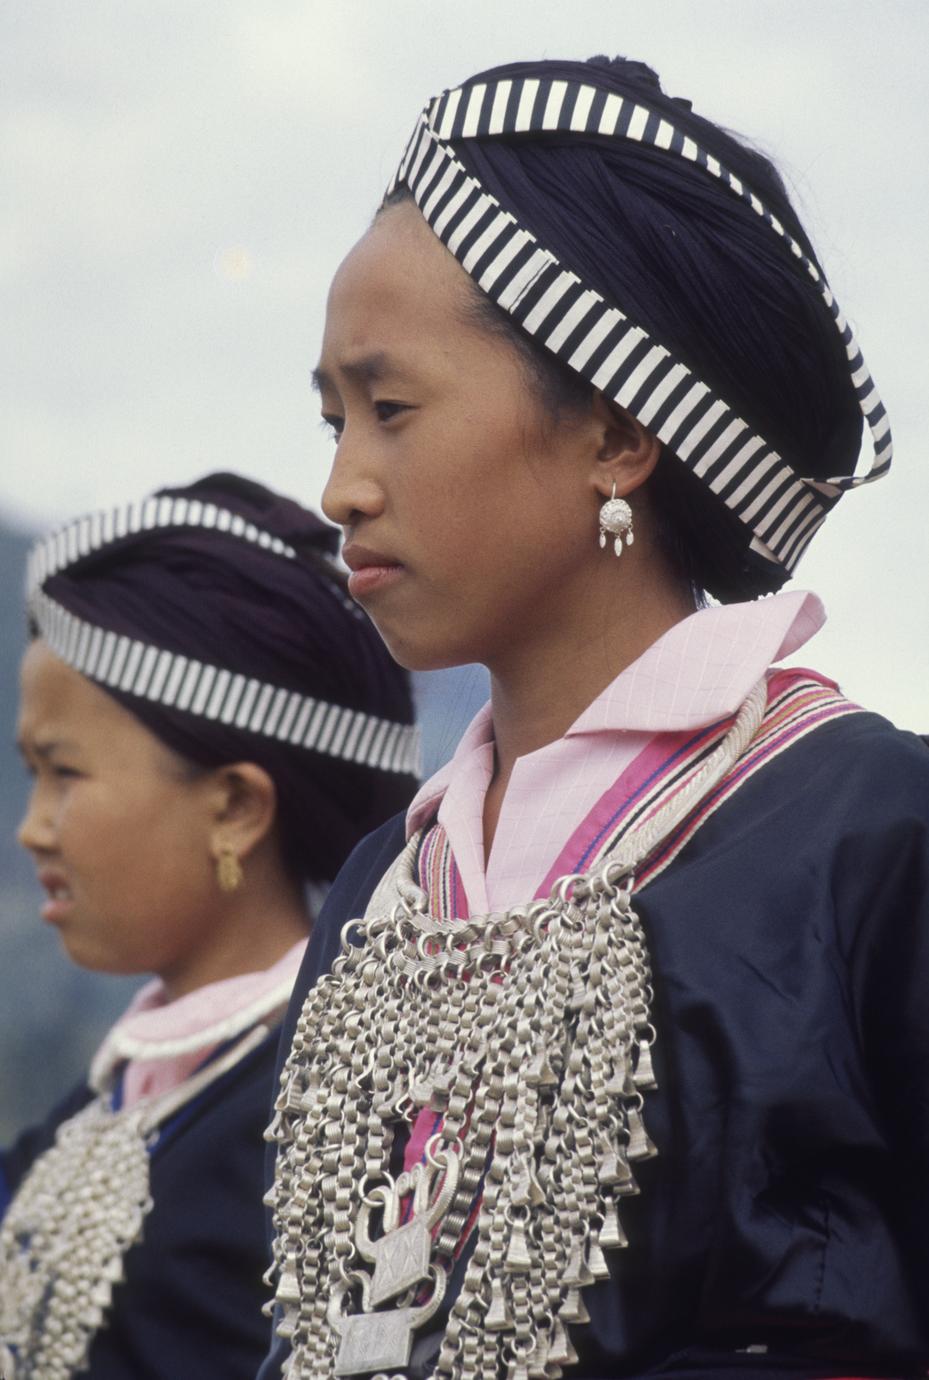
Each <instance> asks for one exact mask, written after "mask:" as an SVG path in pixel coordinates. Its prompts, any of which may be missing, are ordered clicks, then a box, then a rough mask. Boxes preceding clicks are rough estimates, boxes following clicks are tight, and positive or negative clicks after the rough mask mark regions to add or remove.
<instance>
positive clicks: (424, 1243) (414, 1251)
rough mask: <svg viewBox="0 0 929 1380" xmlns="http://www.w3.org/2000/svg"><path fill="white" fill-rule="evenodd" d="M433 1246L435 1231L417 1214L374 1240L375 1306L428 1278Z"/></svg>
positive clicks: (373, 1290) (372, 1295)
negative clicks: (432, 1231)
mask: <svg viewBox="0 0 929 1380" xmlns="http://www.w3.org/2000/svg"><path fill="white" fill-rule="evenodd" d="M431 1246H432V1233H431V1232H430V1230H429V1228H428V1226H427V1225H426V1219H425V1217H422V1216H420V1215H418V1214H417V1216H415V1217H413V1218H412V1220H411V1221H409V1222H407V1223H405V1224H404V1225H403V1226H402V1227H395V1228H394V1230H393V1231H389V1232H388V1233H387V1235H386V1236H382V1237H381V1239H380V1240H379V1241H373V1242H372V1243H371V1249H372V1250H373V1252H374V1274H373V1275H372V1277H371V1292H370V1301H371V1307H372V1308H378V1307H380V1305H381V1304H382V1303H386V1302H387V1300H388V1299H394V1298H396V1297H397V1295H398V1294H404V1293H406V1291H407V1289H412V1288H413V1286H414V1284H418V1283H419V1282H420V1280H422V1279H425V1278H426V1276H427V1275H428V1274H429V1252H430V1249H431ZM384 1364H385V1365H386V1364H387V1362H385V1363H384Z"/></svg>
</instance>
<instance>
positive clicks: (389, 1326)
mask: <svg viewBox="0 0 929 1380" xmlns="http://www.w3.org/2000/svg"><path fill="white" fill-rule="evenodd" d="M422 1311H423V1310H422V1309H421V1308H395V1309H394V1310H393V1311H392V1312H389V1313H352V1314H350V1315H349V1316H348V1317H345V1318H343V1319H342V1320H341V1327H342V1341H341V1343H340V1344H339V1351H338V1355H337V1356H336V1362H335V1373H336V1375H359V1374H360V1375H363V1374H365V1373H366V1372H369V1371H373V1370H403V1369H404V1367H405V1366H408V1365H409V1363H410V1352H411V1351H412V1349H413V1329H414V1327H415V1325H416V1323H417V1322H419V1321H421V1315H422Z"/></svg>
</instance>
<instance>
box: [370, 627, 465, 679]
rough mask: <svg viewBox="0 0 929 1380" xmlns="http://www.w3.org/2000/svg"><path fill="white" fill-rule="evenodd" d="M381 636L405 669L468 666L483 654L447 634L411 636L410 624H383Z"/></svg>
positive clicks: (379, 630) (430, 669)
mask: <svg viewBox="0 0 929 1380" xmlns="http://www.w3.org/2000/svg"><path fill="white" fill-rule="evenodd" d="M375 626H376V627H377V630H378V632H379V633H380V635H381V639H382V641H383V643H384V645H385V647H386V648H387V650H388V652H390V655H391V656H392V657H393V659H394V661H395V662H396V663H397V665H398V666H402V667H403V669H404V670H405V671H447V670H448V669H449V668H450V667H452V666H469V665H473V664H474V663H475V662H479V661H482V660H483V658H482V657H481V656H480V655H479V654H478V653H476V652H475V651H474V650H473V649H469V648H467V647H463V646H462V645H461V644H460V643H450V642H449V640H448V638H447V637H442V636H441V634H438V633H437V635H436V636H434V637H430V636H428V634H427V635H424V636H423V637H411V636H410V630H409V628H408V627H407V628H402V629H401V628H394V627H380V626H378V625H377V624H375Z"/></svg>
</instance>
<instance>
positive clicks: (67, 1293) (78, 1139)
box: [0, 1025, 269, 1380]
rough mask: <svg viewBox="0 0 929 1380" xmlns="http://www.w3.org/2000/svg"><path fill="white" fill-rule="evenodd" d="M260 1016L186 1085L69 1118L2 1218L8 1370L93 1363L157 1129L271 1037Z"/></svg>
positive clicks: (47, 1377)
mask: <svg viewBox="0 0 929 1380" xmlns="http://www.w3.org/2000/svg"><path fill="white" fill-rule="evenodd" d="M268 1033H269V1027H268V1026H265V1025H256V1026H253V1027H252V1028H251V1029H250V1030H249V1031H248V1033H247V1034H246V1035H245V1036H244V1037H243V1038H242V1039H241V1040H238V1041H237V1042H236V1043H235V1044H234V1045H233V1046H232V1048H231V1049H229V1050H227V1051H226V1052H225V1053H224V1054H223V1055H222V1056H221V1057H219V1058H218V1059H214V1060H213V1061H212V1062H211V1063H209V1064H206V1065H204V1067H203V1068H202V1069H200V1070H199V1071H198V1072H196V1073H194V1074H192V1075H191V1076H190V1077H189V1078H187V1079H185V1080H184V1082H183V1083H181V1084H180V1085H179V1086H178V1087H177V1088H173V1089H171V1090H170V1091H169V1092H167V1093H164V1094H162V1095H161V1096H159V1097H156V1098H150V1099H144V1100H142V1101H141V1102H139V1103H136V1104H135V1105H134V1106H131V1107H125V1108H122V1109H121V1110H119V1111H113V1109H112V1105H111V1099H110V1096H109V1094H102V1095H101V1096H99V1097H96V1098H95V1099H94V1100H93V1101H92V1102H89V1103H88V1104H87V1106H86V1107H84V1108H83V1109H82V1110H81V1111H79V1112H78V1113H77V1114H76V1115H75V1116H73V1117H70V1118H69V1119H68V1120H67V1121H65V1122H63V1123H62V1125H61V1126H60V1128H59V1130H58V1133H57V1136H56V1138H55V1143H54V1144H53V1145H52V1146H51V1147H50V1148H49V1149H48V1150H47V1151H45V1153H44V1154H42V1155H40V1156H39V1158H38V1159H37V1160H36V1162H35V1164H34V1165H33V1166H32V1168H31V1169H30V1170H29V1173H28V1174H27V1175H26V1177H25V1178H24V1179H23V1182H22V1185H21V1186H20V1188H19V1190H18V1192H17V1193H16V1195H15V1196H14V1198H13V1201H12V1202H11V1204H10V1206H9V1209H8V1211H7V1213H6V1216H5V1217H4V1219H3V1224H2V1227H0V1380H70V1377H72V1376H74V1375H79V1374H80V1373H81V1372H82V1371H84V1370H86V1369H87V1364H88V1357H89V1353H90V1347H91V1344H92V1342H93V1340H94V1337H95V1336H96V1335H97V1332H98V1331H99V1329H100V1328H101V1327H102V1326H104V1325H105V1323H106V1319H107V1314H108V1311H109V1309H110V1307H111V1305H112V1302H113V1291H114V1289H116V1288H118V1286H119V1285H120V1283H121V1281H122V1280H123V1277H124V1268H123V1262H124V1257H125V1255H126V1252H127V1251H128V1250H129V1249H130V1248H131V1247H132V1246H133V1245H135V1244H136V1242H138V1241H140V1240H141V1239H142V1234H143V1231H144V1227H145V1219H146V1217H147V1216H148V1214H149V1212H150V1211H151V1209H152V1206H153V1204H152V1198H151V1192H150V1183H149V1162H150V1155H149V1148H150V1146H151V1144H152V1141H153V1139H155V1138H157V1133H158V1128H159V1127H160V1126H163V1125H164V1123H165V1122H166V1121H168V1120H169V1118H170V1117H172V1116H174V1115H175V1114H176V1113H177V1112H178V1111H179V1110H180V1109H181V1107H183V1106H185V1105H186V1104H187V1103H189V1102H192V1101H193V1099H194V1098H196V1097H198V1096H199V1095H200V1094H201V1093H202V1092H204V1091H205V1090H206V1088H207V1087H208V1086H209V1085H210V1084H211V1083H214V1082H216V1081H217V1080H218V1079H219V1078H221V1077H222V1076H223V1074H225V1073H227V1072H228V1071H229V1070H230V1069H231V1068H233V1067H234V1066H235V1065H236V1064H237V1063H239V1061H240V1060H242V1059H244V1058H245V1056H246V1055H247V1054H249V1053H250V1052H251V1050H253V1049H255V1048H256V1047H257V1046H258V1045H259V1044H260V1043H261V1042H262V1040H264V1039H266V1038H267V1036H268Z"/></svg>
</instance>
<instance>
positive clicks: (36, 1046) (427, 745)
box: [0, 518, 487, 1144]
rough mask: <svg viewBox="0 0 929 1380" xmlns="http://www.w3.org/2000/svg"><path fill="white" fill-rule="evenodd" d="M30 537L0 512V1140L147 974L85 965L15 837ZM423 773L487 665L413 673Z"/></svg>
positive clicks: (39, 1108)
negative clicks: (69, 948)
mask: <svg viewBox="0 0 929 1380" xmlns="http://www.w3.org/2000/svg"><path fill="white" fill-rule="evenodd" d="M31 540H32V537H31V535H30V534H29V533H27V532H24V531H22V530H18V529H17V528H16V527H14V526H12V525H11V524H10V523H9V522H4V521H3V519H2V518H0V1144H6V1143H8V1142H9V1141H10V1140H11V1139H12V1137H13V1136H14V1135H15V1134H16V1133H17V1131H19V1130H20V1129H22V1128H24V1127H25V1126H28V1125H30V1124H31V1123H32V1122H34V1121H36V1120H38V1119H39V1118H41V1117H43V1116H44V1114H45V1113H46V1112H47V1111H48V1110H49V1109H50V1108H51V1107H52V1106H53V1105H54V1103H55V1102H56V1101H57V1100H58V1099H59V1098H61V1097H63V1096H64V1095H65V1094H66V1093H67V1092H68V1090H69V1089H70V1088H71V1087H72V1085H73V1084H74V1083H76V1082H77V1080H78V1079H80V1078H82V1077H83V1076H84V1074H85V1073H86V1071H87V1066H88V1064H89V1062H90V1059H91V1057H92V1055H93V1053H94V1051H95V1050H96V1048H97V1045H98V1044H99V1043H100V1041H101V1039H102V1038H103V1036H104V1035H105V1033H106V1031H107V1029H108V1027H109V1026H110V1025H111V1024H112V1022H113V1021H114V1020H115V1019H116V1017H117V1016H118V1015H119V1014H120V1012H121V1011H122V1010H123V1008H124V1007H125V1006H126V1003H127V1002H128V1001H129V998H130V996H131V995H132V992H133V991H134V990H135V989H136V987H138V986H139V983H140V981H141V980H142V979H139V978H127V977H111V976H110V975H109V974H104V973H88V972H85V971H84V970H83V969H81V968H78V967H76V966H75V965H74V964H73V963H72V962H71V961H70V960H69V959H68V958H67V956H66V955H65V953H64V951H63V949H62V948H61V944H60V942H59V939H58V936H57V934H56V933H55V932H54V930H52V929H50V928H49V927H48V926H46V925H44V924H43V923H42V920H41V919H40V917H39V906H40V904H41V901H42V893H41V891H40V889H39V887H38V885H37V883H36V881H35V869H34V867H33V865H32V862H31V861H30V859H29V858H28V856H27V855H26V854H25V853H24V852H23V850H22V849H21V848H20V846H19V844H18V843H17V842H16V828H17V825H18V823H19V820H20V817H21V815H22V812H23V808H24V805H25V800H26V793H27V790H28V786H29V778H28V776H27V774H26V771H25V769H24V767H23V764H22V761H21V760H20V757H19V754H18V753H17V751H16V747H15V741H14V739H15V724H16V714H17V705H18V698H19V688H18V674H19V660H20V656H21V655H22V650H23V647H24V645H25V641H26V622H25V615H24V612H23V601H22V598H21V597H20V591H21V589H22V586H23V572H24V568H25V559H26V553H27V551H28V549H29V545H30V542H31ZM415 682H416V684H415V689H416V698H417V703H418V705H419V711H420V718H421V722H422V728H423V755H424V762H425V771H426V774H427V775H428V774H430V773H431V772H433V771H435V769H436V768H437V767H438V766H440V765H441V764H442V762H444V761H446V760H447V759H448V758H449V757H450V756H451V754H452V752H453V751H454V749H455V745H456V743H457V742H458V739H459V737H460V736H461V731H462V729H463V728H464V727H465V725H466V724H467V722H468V720H469V719H470V718H471V717H472V715H473V714H474V712H475V711H476V710H477V709H478V708H479V707H480V705H481V704H482V703H483V701H484V700H485V699H486V697H487V679H486V675H485V673H484V671H483V670H482V669H481V668H480V667H473V666H472V667H462V668H458V669H456V670H453V671H436V672H431V673H426V674H422V675H417V676H416V677H415Z"/></svg>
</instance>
